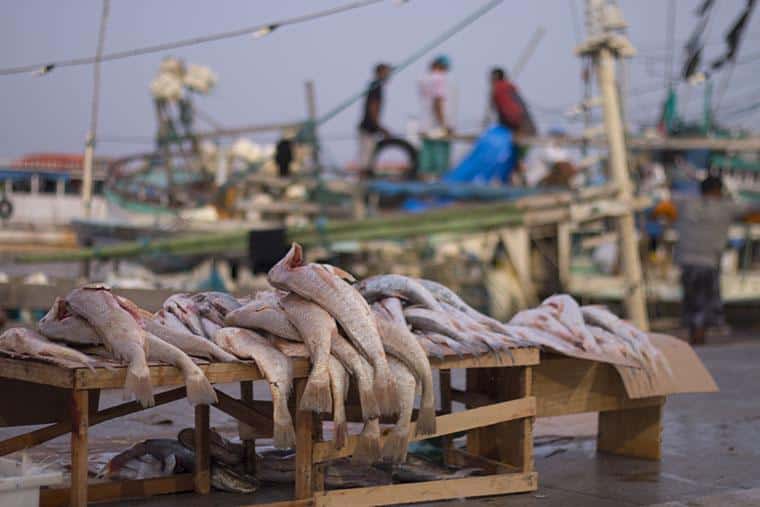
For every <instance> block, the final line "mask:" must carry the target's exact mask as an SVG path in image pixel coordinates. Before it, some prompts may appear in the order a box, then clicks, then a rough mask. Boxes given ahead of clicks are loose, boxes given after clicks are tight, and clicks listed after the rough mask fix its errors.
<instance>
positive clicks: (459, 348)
mask: <svg viewBox="0 0 760 507" xmlns="http://www.w3.org/2000/svg"><path fill="white" fill-rule="evenodd" d="M416 336H417V339H418V340H419V339H420V338H424V339H426V340H428V341H430V342H432V343H433V345H436V346H440V345H443V346H446V347H448V348H450V349H451V350H452V351H454V353H455V354H456V355H458V356H459V357H462V356H464V355H476V354H479V353H480V352H479V350H480V349H477V350H475V349H473V348H472V347H470V346H468V345H467V344H466V343H461V342H458V341H456V340H455V339H453V338H451V337H449V336H446V335H442V334H440V333H434V332H432V331H427V332H424V333H422V332H419V333H416ZM444 355H445V354H444Z"/></svg>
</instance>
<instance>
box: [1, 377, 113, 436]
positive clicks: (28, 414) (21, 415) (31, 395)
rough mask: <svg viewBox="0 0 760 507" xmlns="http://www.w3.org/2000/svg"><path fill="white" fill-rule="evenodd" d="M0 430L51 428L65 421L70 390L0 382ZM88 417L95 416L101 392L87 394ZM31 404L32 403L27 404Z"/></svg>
mask: <svg viewBox="0 0 760 507" xmlns="http://www.w3.org/2000/svg"><path fill="white" fill-rule="evenodd" d="M0 393H3V403H1V404H0V427H7V426H28V425H33V424H35V425H36V424H51V423H57V422H61V419H62V418H67V417H68V413H69V403H70V401H71V393H70V391H69V389H66V388H63V387H54V386H50V385H45V384H35V383H34V382H27V381H25V380H15V379H6V378H0ZM89 399H90V413H94V412H97V410H98V402H99V400H100V391H97V390H96V391H92V392H90V396H89ZM29 400H34V403H29Z"/></svg>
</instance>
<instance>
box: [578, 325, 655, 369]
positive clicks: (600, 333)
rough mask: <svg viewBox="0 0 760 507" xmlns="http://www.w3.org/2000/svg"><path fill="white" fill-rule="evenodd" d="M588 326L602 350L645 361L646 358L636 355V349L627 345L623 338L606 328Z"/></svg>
mask: <svg viewBox="0 0 760 507" xmlns="http://www.w3.org/2000/svg"><path fill="white" fill-rule="evenodd" d="M586 327H587V328H588V330H589V332H590V333H591V334H593V335H594V338H595V339H596V343H597V344H598V345H599V348H600V349H601V351H602V352H606V353H611V354H615V355H618V356H621V357H624V358H631V359H636V360H639V361H640V362H643V361H644V358H643V357H640V356H638V355H636V351H634V350H631V348H630V347H628V346H626V345H625V342H623V340H621V339H620V338H618V337H617V336H615V335H614V334H612V333H610V332H609V331H607V330H606V329H604V328H601V327H598V326H586Z"/></svg>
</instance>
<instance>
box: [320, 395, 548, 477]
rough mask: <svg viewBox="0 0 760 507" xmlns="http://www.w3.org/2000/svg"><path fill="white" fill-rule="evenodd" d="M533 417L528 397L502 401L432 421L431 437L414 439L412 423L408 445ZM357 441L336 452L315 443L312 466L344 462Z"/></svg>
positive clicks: (351, 439) (353, 439) (350, 439)
mask: <svg viewBox="0 0 760 507" xmlns="http://www.w3.org/2000/svg"><path fill="white" fill-rule="evenodd" d="M535 414H536V400H535V399H534V398H532V397H528V398H522V399H519V400H511V401H505V402H501V403H495V404H493V405H487V406H484V407H479V408H473V409H470V410H464V411H462V412H455V413H453V414H447V415H442V416H439V417H436V429H437V431H436V432H435V433H434V434H433V435H424V436H421V437H420V436H417V435H415V431H416V428H417V425H416V423H414V422H413V423H412V425H411V430H410V433H411V435H412V437H411V438H410V442H416V441H419V440H426V439H429V438H435V437H440V436H443V435H450V434H451V433H456V432H459V431H467V430H471V429H474V428H478V427H480V426H488V425H492V424H497V423H500V422H505V421H512V420H514V419H520V418H523V417H531V416H534V415H535ZM388 431H390V430H389V429H386V430H385V432H384V434H383V436H382V437H381V439H383V440H384V439H385V434H387V432H388ZM357 441H358V437H357V436H355V435H351V436H349V437H348V439H347V442H346V445H345V446H344V447H343V448H342V449H340V450H336V449H335V447H334V445H333V443H332V442H317V443H315V444H314V463H322V462H324V461H329V460H333V459H337V458H344V457H346V456H350V455H351V454H353V452H354V449H355V447H356V442H357Z"/></svg>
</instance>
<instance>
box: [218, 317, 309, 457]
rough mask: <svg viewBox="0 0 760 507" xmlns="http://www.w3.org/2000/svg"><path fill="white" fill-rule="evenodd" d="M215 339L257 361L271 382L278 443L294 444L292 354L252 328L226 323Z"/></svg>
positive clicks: (240, 355)
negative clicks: (289, 404)
mask: <svg viewBox="0 0 760 507" xmlns="http://www.w3.org/2000/svg"><path fill="white" fill-rule="evenodd" d="M214 342H215V343H216V344H217V345H219V346H220V347H222V348H223V349H224V350H226V351H227V352H229V353H231V354H235V355H236V356H238V357H240V358H243V359H249V358H250V359H253V360H254V361H256V366H258V368H259V370H260V371H261V373H262V374H263V375H264V377H265V378H266V379H267V381H268V382H269V389H270V391H271V392H272V411H273V414H272V419H273V422H274V432H273V440H274V446H275V447H276V448H278V449H289V448H291V447H293V446H294V445H295V439H296V436H295V430H294V429H293V419H292V418H291V416H290V410H289V409H288V396H289V395H290V391H291V389H292V387H293V365H292V363H291V361H290V358H289V357H288V356H286V355H285V354H283V353H282V352H280V351H279V350H278V349H277V348H275V347H274V346H273V345H272V344H271V343H270V342H269V340H267V339H266V338H264V337H263V336H261V335H259V334H257V333H255V332H254V331H251V330H249V329H241V328H238V327H224V328H222V329H220V330H219V331H217V333H216V334H215V335H214Z"/></svg>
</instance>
